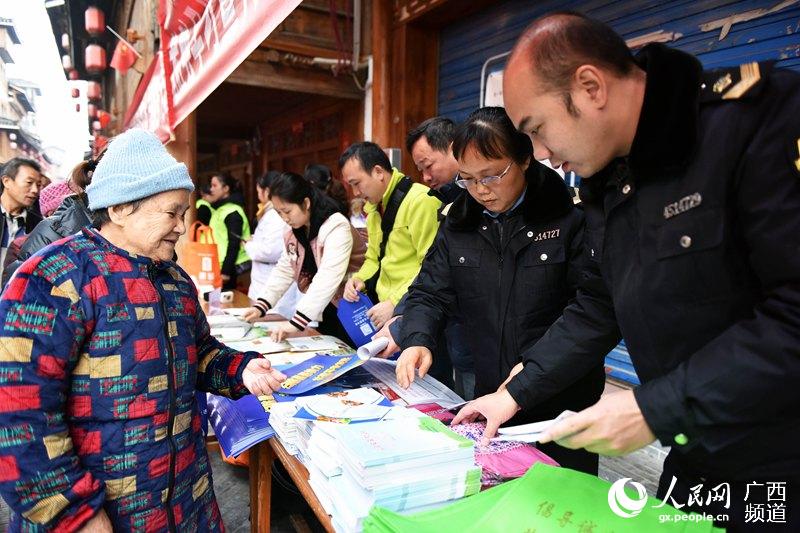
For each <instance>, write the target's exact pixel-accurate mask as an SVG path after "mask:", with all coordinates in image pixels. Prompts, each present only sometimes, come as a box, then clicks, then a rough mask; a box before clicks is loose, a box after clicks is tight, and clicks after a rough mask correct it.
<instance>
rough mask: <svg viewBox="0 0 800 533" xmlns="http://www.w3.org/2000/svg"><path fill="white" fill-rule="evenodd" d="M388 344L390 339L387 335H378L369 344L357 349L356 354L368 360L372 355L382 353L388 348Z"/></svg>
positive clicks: (363, 359)
mask: <svg viewBox="0 0 800 533" xmlns="http://www.w3.org/2000/svg"><path fill="white" fill-rule="evenodd" d="M387 346H389V339H387V338H386V337H378V338H377V339H372V340H371V341H369V342H368V343H367V344H365V345H364V346H362V347H361V348H359V349H358V350H357V351H356V355H357V356H358V358H359V359H361V360H362V361H366V360H367V359H369V358H370V357H375V356H376V355H378V354H379V353H381V352H382V351H383V350H385V349H386V347H387Z"/></svg>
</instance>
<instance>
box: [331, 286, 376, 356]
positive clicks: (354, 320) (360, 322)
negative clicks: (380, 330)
mask: <svg viewBox="0 0 800 533" xmlns="http://www.w3.org/2000/svg"><path fill="white" fill-rule="evenodd" d="M370 307H372V302H371V301H370V299H369V296H367V295H366V294H362V293H358V300H356V301H355V302H348V301H347V300H345V299H341V300H339V309H338V310H337V312H336V314H337V316H338V317H339V322H341V323H342V326H343V327H344V329H345V331H347V334H348V335H350V338H351V339H352V340H353V342H354V343H355V345H356V348H358V347H360V346H364V345H365V344H366V343H368V342H369V341H370V339H372V336H373V335H374V334H375V331H376V329H375V327H374V326H373V325H372V322H370V320H369V317H368V316H367V310H369V308H370Z"/></svg>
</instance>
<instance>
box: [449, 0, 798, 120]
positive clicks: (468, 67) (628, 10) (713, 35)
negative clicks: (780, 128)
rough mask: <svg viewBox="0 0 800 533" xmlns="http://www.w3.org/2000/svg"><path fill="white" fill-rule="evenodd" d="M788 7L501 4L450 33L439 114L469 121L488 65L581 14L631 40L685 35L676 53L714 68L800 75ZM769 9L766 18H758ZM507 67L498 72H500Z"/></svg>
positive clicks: (794, 22) (685, 1)
mask: <svg viewBox="0 0 800 533" xmlns="http://www.w3.org/2000/svg"><path fill="white" fill-rule="evenodd" d="M781 4H783V5H786V4H789V3H788V2H781V1H780V0H769V1H754V2H753V1H746V2H741V1H740V2H730V1H723V0H706V1H703V0H700V1H697V0H680V1H672V2H663V1H654V0H645V1H635V2H634V1H628V0H622V1H618V2H609V1H608V0H605V1H599V0H598V1H571V2H570V1H566V2H565V1H560V2H555V1H547V2H541V1H534V0H507V1H505V2H499V3H498V4H497V5H494V6H491V7H489V8H487V9H485V10H484V11H481V12H478V13H476V14H474V15H472V16H470V17H467V18H465V19H464V20H461V21H459V22H457V23H454V24H451V25H449V26H447V27H446V28H444V29H443V30H442V33H441V40H440V51H439V54H440V56H439V102H438V109H439V114H440V115H444V116H447V117H450V118H452V119H453V120H457V121H458V120H463V119H464V118H466V116H467V115H468V114H469V113H470V112H471V111H472V110H474V109H475V108H476V107H477V106H478V97H479V92H480V72H481V67H482V66H483V63H484V61H486V59H488V58H490V57H492V56H494V55H497V54H501V53H503V52H508V51H509V50H511V47H512V46H513V45H514V42H515V41H516V39H517V37H518V36H519V34H520V33H522V31H523V30H524V29H525V27H526V26H527V25H528V24H529V23H530V22H531V21H532V20H533V19H535V18H536V17H538V16H541V15H544V14H546V13H549V12H552V11H556V10H564V9H573V10H576V11H580V12H582V13H586V14H587V15H588V16H590V17H593V18H596V19H599V20H602V21H604V22H606V23H608V24H610V25H611V27H613V28H614V29H615V30H616V31H617V32H619V33H620V34H621V35H622V36H623V37H624V38H625V39H626V40H627V39H631V38H635V37H640V36H642V35H647V34H650V33H652V32H657V31H663V32H665V33H667V34H669V33H674V34H676V35H678V34H679V35H680V36H679V37H678V38H677V39H676V40H675V41H673V42H669V43H667V44H668V45H669V46H673V47H675V48H678V49H681V50H685V51H686V52H689V53H692V54H694V55H696V56H697V57H698V58H699V59H700V60H701V61H702V62H703V65H704V66H705V67H706V68H715V67H721V66H728V65H738V64H740V63H746V62H748V61H764V60H769V59H774V60H777V61H778V63H777V66H778V67H784V68H791V69H794V70H800V36H798V34H799V33H800V3H798V2H794V3H792V5H788V7H784V8H782V9H778V10H776V11H774V12H772V13H769V12H768V11H769V10H770V9H773V8H778V7H781ZM757 10H764V11H765V12H766V13H765V14H760V15H759V14H758V13H756V11H757ZM746 13H750V14H751V16H753V18H752V19H751V20H747V21H743V22H737V23H735V24H733V25H732V27H731V29H730V31H729V32H728V34H727V35H726V36H725V38H724V39H722V40H719V37H720V34H721V29H720V28H716V29H712V30H708V31H702V30H701V29H700V26H701V25H704V24H708V23H710V22H713V21H719V20H722V19H725V18H726V17H731V16H734V15H742V14H746ZM503 66H504V63H503V62H502V61H500V62H498V63H495V64H494V65H493V66H492V68H490V71H493V70H500V69H502V68H503Z"/></svg>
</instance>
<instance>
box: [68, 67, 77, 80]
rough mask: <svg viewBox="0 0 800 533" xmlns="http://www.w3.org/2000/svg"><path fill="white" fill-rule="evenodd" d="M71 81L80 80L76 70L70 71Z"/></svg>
mask: <svg viewBox="0 0 800 533" xmlns="http://www.w3.org/2000/svg"><path fill="white" fill-rule="evenodd" d="M69 79H71V80H77V79H78V71H77V70H75V69H72V70H70V71H69Z"/></svg>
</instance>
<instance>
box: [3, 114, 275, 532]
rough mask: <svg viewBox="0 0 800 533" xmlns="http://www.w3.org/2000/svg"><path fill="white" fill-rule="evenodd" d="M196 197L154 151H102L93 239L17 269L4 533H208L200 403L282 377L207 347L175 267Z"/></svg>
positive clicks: (141, 140) (54, 249)
mask: <svg viewBox="0 0 800 533" xmlns="http://www.w3.org/2000/svg"><path fill="white" fill-rule="evenodd" d="M193 189H194V185H193V184H192V180H191V179H190V177H189V174H188V172H187V171H186V166H185V165H184V164H182V163H179V162H178V161H176V160H175V159H174V158H173V157H172V156H170V155H169V153H167V151H166V149H165V148H164V147H163V145H162V144H161V142H160V141H159V140H158V138H157V137H155V136H154V135H152V134H151V133H148V132H145V131H144V130H138V129H133V130H129V131H127V132H125V133H123V134H121V135H119V136H118V137H116V138H115V139H114V141H113V142H112V143H111V144H110V146H109V148H108V150H107V151H106V153H105V156H104V158H103V159H102V161H100V163H98V164H97V167H96V169H95V170H94V174H93V177H92V183H91V185H90V186H89V187H88V188H87V194H88V199H89V207H90V209H91V210H92V212H93V218H94V227H92V228H84V229H83V230H81V231H80V232H79V233H77V234H75V235H73V236H70V237H67V238H64V239H62V240H59V241H57V242H55V243H53V244H51V245H49V246H47V247H45V248H44V249H43V250H41V251H40V252H37V253H35V254H34V255H33V256H31V257H30V258H29V259H28V260H26V261H25V262H24V263H23V264H22V265H21V266H20V267H19V269H18V270H17V272H16V274H15V275H14V277H13V278H12V279H11V281H10V282H9V284H8V286H7V287H6V290H5V291H4V292H3V296H2V299H0V324H2V326H0V376H2V380H0V398H2V401H3V408H2V409H0V428H2V441H1V442H2V446H0V494H1V495H2V497H3V499H4V500H5V502H6V503H7V504H8V506H9V507H10V508H11V511H12V514H11V522H10V531H39V530H47V531H78V530H81V529H82V528H86V529H87V530H89V531H112V529H113V531H123V532H124V531H140V530H143V529H147V530H148V531H153V532H156V531H168V530H169V531H175V530H176V527H177V526H178V525H180V527H181V528H182V529H183V530H186V531H219V530H221V529H222V524H221V521H220V514H219V509H218V507H217V504H216V501H215V497H214V491H213V485H212V479H211V472H210V469H209V464H208V456H207V453H206V448H205V440H204V438H203V432H202V429H201V422H200V413H199V411H198V407H197V403H196V401H195V393H196V391H197V390H200V391H208V392H213V393H215V394H222V395H226V396H230V397H232V398H238V397H240V396H243V395H245V394H247V393H248V391H249V392H252V393H254V394H264V393H270V392H271V391H272V390H275V389H277V388H279V387H280V381H281V380H282V379H284V376H283V375H282V374H280V373H279V372H276V371H274V370H273V369H272V368H271V366H270V364H269V361H267V360H266V359H264V358H262V357H261V356H260V354H257V353H254V352H247V353H241V352H237V351H235V350H232V349H230V348H227V347H226V346H224V345H223V344H221V343H220V342H219V341H217V340H216V339H214V337H212V336H211V335H210V333H209V326H208V323H207V321H206V318H205V315H204V314H203V312H202V310H201V309H200V307H199V305H198V302H197V291H196V289H195V287H194V286H193V285H192V283H191V281H190V280H189V276H188V275H187V274H186V273H185V272H184V271H183V270H182V269H181V268H180V267H179V266H178V265H177V264H175V263H174V262H173V261H172V258H173V254H174V253H175V243H176V241H177V240H178V238H179V237H180V236H181V235H182V234H183V233H184V232H185V231H186V226H185V224H184V221H183V218H184V215H185V214H186V211H187V210H188V208H189V201H190V194H191V192H192V190H193Z"/></svg>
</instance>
